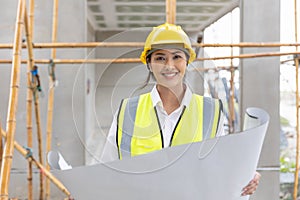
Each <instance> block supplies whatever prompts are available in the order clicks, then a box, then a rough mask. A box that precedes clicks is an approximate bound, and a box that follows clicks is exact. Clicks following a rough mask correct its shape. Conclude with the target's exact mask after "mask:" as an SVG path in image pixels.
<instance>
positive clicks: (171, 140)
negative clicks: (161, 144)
mask: <svg viewBox="0 0 300 200" xmlns="http://www.w3.org/2000/svg"><path fill="white" fill-rule="evenodd" d="M185 109H186V106H184V107H183V109H182V112H181V114H180V116H179V119H178V121H177V123H176V125H175V127H174V130H173V133H172V136H171V139H170V145H169V147H171V146H172V142H173V138H174V134H175V131H176V129H177V126H178V124H179V122H180V120H181V118H182V115H183V113H184V111H185Z"/></svg>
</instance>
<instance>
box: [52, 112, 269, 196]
mask: <svg viewBox="0 0 300 200" xmlns="http://www.w3.org/2000/svg"><path fill="white" fill-rule="evenodd" d="M247 113H248V114H247V117H246V121H248V122H249V123H248V122H246V123H245V124H247V128H248V129H247V130H245V131H243V132H241V133H237V134H231V135H228V136H223V137H219V138H214V139H211V140H207V141H203V142H199V143H193V144H189V145H182V146H177V147H172V148H167V149H163V150H161V151H157V152H154V153H150V154H146V155H142V156H138V157H134V158H131V159H127V160H122V161H114V162H110V163H107V164H97V165H93V166H82V167H75V168H73V169H70V170H63V171H61V170H54V171H53V174H54V175H55V176H56V177H57V178H58V179H60V180H61V181H62V182H63V184H64V185H65V186H66V187H67V188H68V190H69V191H70V192H71V194H72V196H73V197H74V198H75V200H120V199H124V200H141V199H146V200H148V199H149V200H187V199H188V200H196V199H197V200H220V199H224V200H237V199H238V200H245V199H248V197H247V196H246V197H241V196H240V194H241V190H242V188H243V187H244V186H246V185H247V184H248V182H249V181H250V180H251V179H252V178H253V176H254V173H255V171H256V167H257V163H258V160H259V155H260V151H261V148H262V145H263V141H264V136H265V133H266V129H267V126H268V121H269V116H268V114H267V113H266V112H265V111H263V110H261V109H258V108H250V109H248V110H247ZM251 125H256V127H251Z"/></svg>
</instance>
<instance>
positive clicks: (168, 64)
mask: <svg viewBox="0 0 300 200" xmlns="http://www.w3.org/2000/svg"><path fill="white" fill-rule="evenodd" d="M165 65H166V67H168V68H174V61H173V59H172V58H170V57H169V58H167V59H166V63H165Z"/></svg>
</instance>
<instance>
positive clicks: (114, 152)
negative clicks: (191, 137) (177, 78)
mask: <svg viewBox="0 0 300 200" xmlns="http://www.w3.org/2000/svg"><path fill="white" fill-rule="evenodd" d="M150 96H151V100H152V102H153V106H154V107H155V106H156V109H157V115H158V120H159V123H160V126H161V129H162V134H163V138H164V148H165V147H168V146H169V144H170V141H171V137H172V133H173V130H174V128H175V126H176V123H177V121H178V119H179V117H180V115H181V113H182V111H183V108H184V107H185V106H188V105H189V103H190V101H191V99H192V92H191V90H190V89H189V87H186V91H185V94H184V96H183V99H182V102H181V104H180V106H179V107H178V108H177V109H176V110H174V111H173V112H172V113H170V114H169V115H168V114H167V112H166V111H165V109H164V107H163V104H162V100H161V98H160V96H159V93H158V91H157V89H156V86H154V87H153V89H152V91H151V93H150ZM117 113H118V112H117ZM223 118H224V117H223V114H221V118H220V124H221V126H219V128H218V132H217V134H216V137H218V136H221V135H224V131H223V120H224V119H223ZM116 129H117V114H115V116H114V119H113V122H112V125H111V127H110V130H109V133H108V136H107V140H106V143H105V145H104V149H103V154H102V157H101V162H109V161H113V160H118V159H119V155H118V147H117V144H116V131H117V130H116Z"/></svg>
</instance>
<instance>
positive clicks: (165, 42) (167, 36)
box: [140, 23, 196, 64]
mask: <svg viewBox="0 0 300 200" xmlns="http://www.w3.org/2000/svg"><path fill="white" fill-rule="evenodd" d="M172 45H181V46H182V48H183V49H185V51H186V50H187V52H188V53H189V60H188V63H191V62H193V60H195V57H196V53H195V51H194V50H193V49H192V45H191V41H190V39H189V37H188V36H187V34H186V33H185V32H184V31H183V30H182V28H181V27H180V26H176V25H174V24H168V23H165V24H162V25H160V26H157V27H154V28H153V30H152V31H151V33H150V34H149V35H148V37H147V39H146V42H145V46H144V51H143V52H142V54H141V56H140V59H141V61H142V62H143V63H144V64H146V63H147V61H146V57H147V56H148V55H149V51H151V50H153V48H155V47H156V46H160V48H163V47H168V46H169V47H171V46H172Z"/></svg>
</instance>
